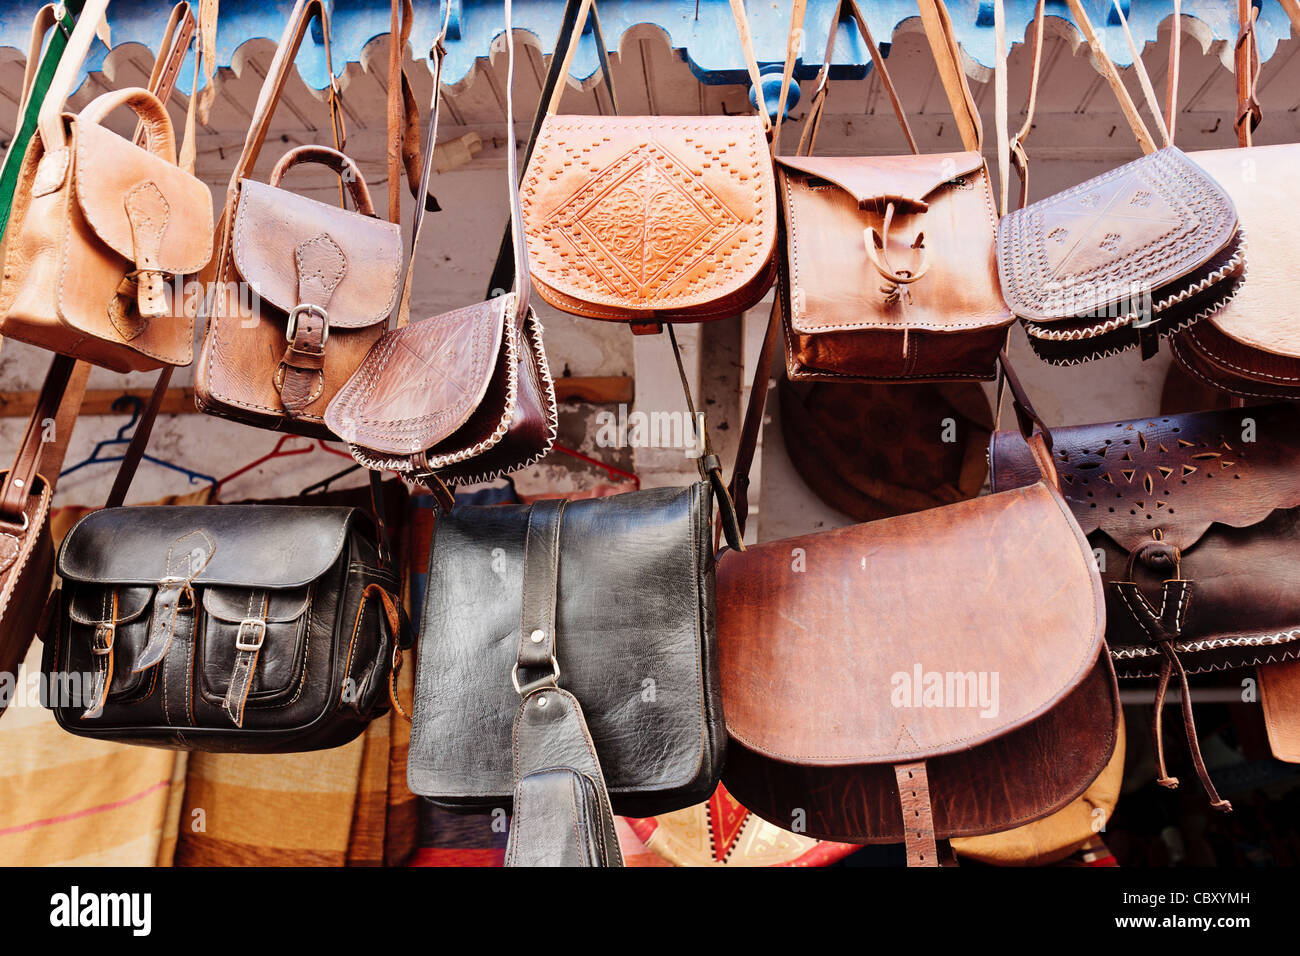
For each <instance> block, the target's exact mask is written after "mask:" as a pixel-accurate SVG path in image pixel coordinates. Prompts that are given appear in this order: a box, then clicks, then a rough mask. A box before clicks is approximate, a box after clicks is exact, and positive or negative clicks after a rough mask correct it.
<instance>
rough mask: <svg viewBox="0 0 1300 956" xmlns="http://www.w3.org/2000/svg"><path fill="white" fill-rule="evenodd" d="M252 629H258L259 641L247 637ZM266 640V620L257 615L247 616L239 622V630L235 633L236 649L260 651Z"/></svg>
mask: <svg viewBox="0 0 1300 956" xmlns="http://www.w3.org/2000/svg"><path fill="white" fill-rule="evenodd" d="M250 631H256V633H257V643H256V644H254V643H253V642H252V641H250V640H248V639H246V638H245V636H244V635H245V634H246V633H248V632H250ZM265 641H266V621H264V620H262V619H261V618H256V617H246V618H244V620H242V621H240V622H239V630H238V631H237V632H236V633H235V650H237V651H260V650H261V649H262V644H263V643H264V642H265Z"/></svg>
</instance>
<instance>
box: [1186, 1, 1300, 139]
mask: <svg viewBox="0 0 1300 956" xmlns="http://www.w3.org/2000/svg"><path fill="white" fill-rule="evenodd" d="M1175 3H1177V0H1175ZM1298 13H1300V11H1298ZM1258 14H1259V11H1258V10H1257V9H1256V8H1255V5H1254V4H1253V3H1251V0H1237V47H1236V50H1235V51H1234V59H1235V64H1236V73H1237V117H1236V119H1235V121H1234V124H1233V125H1234V126H1235V127H1236V130H1237V145H1238V146H1251V145H1253V135H1254V132H1255V127H1257V126H1258V125H1259V122H1260V120H1261V119H1263V116H1264V113H1263V110H1262V108H1261V107H1260V105H1259V100H1258V98H1257V97H1256V84H1257V82H1258V80H1259V42H1258V40H1257V39H1256V37H1255V18H1256V16H1257V15H1258ZM1297 33H1300V25H1298V26H1297ZM1171 55H1172V54H1171ZM1172 112H1173V92H1172V91H1171V92H1170V113H1171V117H1170V120H1169V135H1170V136H1173V132H1174V127H1173V118H1172Z"/></svg>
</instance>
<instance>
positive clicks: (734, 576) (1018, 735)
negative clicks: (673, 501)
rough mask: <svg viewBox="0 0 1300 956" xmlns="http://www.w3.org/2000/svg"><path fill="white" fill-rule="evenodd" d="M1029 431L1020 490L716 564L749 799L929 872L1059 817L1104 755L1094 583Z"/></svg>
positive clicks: (1098, 604)
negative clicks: (893, 852)
mask: <svg viewBox="0 0 1300 956" xmlns="http://www.w3.org/2000/svg"><path fill="white" fill-rule="evenodd" d="M765 375H766V370H765V369H762V368H760V377H759V378H757V379H756V381H755V388H754V391H755V392H761V391H763V389H762V388H761V384H762V383H763V381H764V377H765ZM1018 409H1019V406H1018ZM754 415H757V416H758V418H759V419H760V420H761V416H762V407H761V402H760V403H757V404H756V405H751V407H750V410H749V413H748V416H747V417H752V416H754ZM1020 420H1021V426H1022V428H1023V430H1024V433H1025V434H1026V435H1028V434H1030V429H1031V428H1032V424H1033V422H1032V420H1031V419H1030V418H1029V417H1028V415H1027V414H1023V415H1021V416H1020ZM747 425H748V422H747ZM746 432H747V433H748V432H749V429H748V428H747V429H746ZM1029 441H1030V443H1031V445H1032V446H1033V447H1035V448H1036V449H1037V455H1036V459H1035V460H1036V461H1037V462H1038V465H1039V471H1038V474H1037V478H1036V480H1035V481H1034V483H1032V484H1031V485H1029V486H1028V487H1026V488H1020V489H1015V490H1013V491H1012V492H1010V493H1002V494H994V495H989V496H985V497H981V498H976V499H973V500H971V501H964V502H959V503H957V504H952V505H947V506H944V507H940V508H934V509H931V510H928V511H921V512H917V513H915V514H909V515H902V516H899V517H895V518H887V519H884V520H882V521H876V522H872V523H870V524H862V525H855V526H852V527H848V528H839V529H836V530H834V531H828V532H820V533H816V534H809V535H804V536H801V537H797V538H790V539H786V540H783V541H773V542H764V543H761V544H757V545H751V546H750V547H748V548H747V549H746V550H745V551H743V552H738V553H724V555H723V556H722V557H721V558H720V559H719V562H718V646H719V662H720V667H721V676H722V700H723V713H724V715H725V717H726V721H727V733H728V737H729V743H728V755H727V765H726V767H725V768H724V771H723V782H724V783H725V784H726V786H727V789H728V790H729V791H731V793H733V794H734V795H735V796H736V798H737V799H738V800H740V801H741V802H742V803H743V804H744V805H745V806H747V807H749V809H750V810H752V811H753V812H755V813H757V814H758V815H759V816H761V817H763V818H764V819H767V820H770V821H771V822H773V823H775V824H777V825H779V826H783V827H785V828H787V829H791V830H795V831H797V832H803V833H806V834H807V835H808V836H811V837H815V838H818V839H827V840H842V841H845V842H850V843H898V842H905V843H906V844H907V851H908V862H909V864H912V865H936V864H937V862H938V859H937V856H938V850H937V846H936V841H937V840H939V839H946V838H948V837H953V836H974V835H978V834H983V833H994V832H997V831H1000V830H1006V829H1010V828H1011V827H1014V826H1018V825H1020V824H1022V823H1027V822H1029V821H1031V820H1036V819H1039V818H1041V817H1044V816H1047V815H1048V814H1051V813H1053V812H1055V811H1057V810H1058V809H1060V808H1061V807H1063V806H1065V805H1066V804H1068V803H1069V802H1070V801H1072V800H1074V799H1075V798H1076V797H1077V796H1078V795H1079V794H1080V793H1082V792H1083V791H1084V790H1085V789H1086V788H1087V787H1088V785H1089V784H1090V783H1091V782H1092V781H1093V780H1094V779H1096V777H1097V775H1098V774H1100V773H1101V771H1102V770H1103V769H1104V768H1105V766H1106V763H1107V761H1108V760H1109V759H1110V755H1111V753H1112V751H1113V750H1114V747H1115V735H1116V729H1117V726H1118V721H1119V698H1118V691H1117V689H1116V685H1115V674H1114V670H1113V669H1112V667H1111V663H1110V658H1109V656H1108V655H1107V654H1106V649H1105V642H1104V640H1103V630H1104V626H1105V618H1104V613H1103V611H1104V608H1103V602H1102V594H1101V581H1100V578H1099V577H1098V574H1097V569H1096V567H1095V565H1094V564H1093V562H1092V558H1091V554H1090V553H1089V548H1088V544H1087V541H1086V540H1085V539H1084V537H1083V534H1082V533H1081V532H1080V530H1079V526H1078V524H1077V523H1076V522H1075V520H1074V519H1073V517H1072V516H1071V515H1070V512H1069V509H1068V507H1067V506H1066V504H1065V502H1064V501H1063V500H1062V498H1061V494H1060V491H1059V490H1058V487H1057V483H1056V475H1055V471H1054V470H1053V468H1052V463H1051V460H1050V458H1049V457H1048V456H1047V453H1046V450H1045V449H1044V448H1043V447H1042V445H1041V439H1040V438H1039V437H1037V436H1034V437H1033V438H1031V439H1029ZM738 477H742V476H738ZM737 484H738V485H741V486H743V484H744V481H743V480H740V481H738V482H737ZM742 514H743V512H742Z"/></svg>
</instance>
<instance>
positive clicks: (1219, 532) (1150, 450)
mask: <svg viewBox="0 0 1300 956" xmlns="http://www.w3.org/2000/svg"><path fill="white" fill-rule="evenodd" d="M1040 437H1043V438H1045V440H1046V441H1047V442H1048V444H1050V447H1051V454H1052V458H1053V460H1054V464H1055V466H1056V469H1057V471H1058V473H1059V474H1060V475H1061V480H1062V482H1063V484H1062V488H1063V489H1064V493H1065V498H1066V501H1067V503H1068V504H1069V506H1070V509H1071V510H1072V511H1073V512H1074V516H1075V518H1076V519H1077V520H1078V522H1079V525H1080V526H1081V527H1082V528H1083V531H1084V533H1086V534H1087V535H1088V540H1089V542H1090V544H1091V546H1092V547H1093V549H1094V550H1095V551H1096V553H1097V555H1098V561H1099V563H1100V564H1101V567H1102V579H1103V581H1104V582H1105V588H1106V612H1107V613H1106V640H1107V643H1108V644H1109V646H1110V652H1111V656H1112V657H1113V658H1114V660H1115V668H1116V670H1117V671H1118V672H1119V675H1120V676H1121V677H1129V678H1152V677H1154V678H1156V679H1157V684H1156V708H1155V724H1154V728H1153V731H1154V734H1155V743H1156V754H1157V758H1158V760H1159V767H1158V770H1159V775H1160V782H1161V783H1163V784H1165V785H1166V786H1174V785H1176V784H1177V781H1176V780H1174V779H1173V778H1171V777H1170V776H1169V774H1168V773H1167V772H1166V770H1165V766H1164V746H1163V735H1162V731H1161V724H1160V715H1161V712H1162V710H1163V706H1162V704H1163V701H1164V696H1165V691H1166V689H1167V687H1168V685H1169V682H1170V681H1171V680H1174V681H1177V682H1178V685H1179V687H1180V689H1181V692H1182V695H1183V696H1182V705H1183V707H1182V709H1183V718H1184V731H1185V734H1186V736H1187V744H1188V749H1189V751H1190V753H1191V756H1192V759H1193V763H1194V764H1195V766H1196V770H1197V773H1198V775H1200V777H1201V780H1202V782H1203V784H1204V785H1205V787H1206V790H1207V792H1208V793H1209V795H1210V798H1211V800H1212V801H1213V802H1214V805H1215V806H1216V807H1219V808H1220V809H1228V803H1227V801H1225V800H1219V798H1218V795H1217V793H1216V792H1215V789H1214V786H1213V784H1212V783H1211V781H1210V779H1209V775H1208V774H1207V773H1206V772H1205V767H1204V763H1203V761H1202V759H1201V755H1200V747H1199V744H1198V743H1197V738H1196V727H1195V725H1194V724H1193V722H1192V719H1191V717H1192V715H1191V698H1190V694H1191V691H1190V687H1189V685H1188V682H1187V675H1188V674H1197V673H1206V672H1212V671H1222V670H1226V669H1230V668H1244V667H1254V666H1257V665H1264V664H1271V663H1275V662H1282V661H1291V660H1295V659H1297V658H1300V591H1298V590H1297V582H1300V542H1298V540H1297V535H1298V534H1300V411H1297V409H1296V408H1295V407H1294V406H1293V405H1289V404H1273V405H1261V406H1256V407H1253V408H1234V409H1221V410H1215V411H1206V412H1194V413H1191V414H1185V415H1157V416H1153V417H1151V418H1141V419H1135V420H1132V421H1120V422H1104V423H1101V424H1096V425H1077V426H1073V427H1069V428H1053V429H1051V431H1050V432H1046V431H1044V433H1043V435H1042V436H1040ZM1030 451H1031V449H1030V447H1029V446H1028V445H1026V443H1025V442H1024V441H1023V440H1022V438H1021V437H1020V435H1019V434H1018V433H1016V432H1014V431H999V432H996V433H995V434H994V436H993V441H992V444H991V446H990V455H989V458H990V469H991V481H992V485H993V488H994V490H995V491H1003V490H1006V489H1011V488H1015V487H1017V486H1020V485H1023V484H1024V483H1025V482H1026V481H1031V480H1033V479H1034V477H1035V474H1036V469H1035V462H1036V460H1037V459H1036V456H1035V455H1033V454H1031V453H1030Z"/></svg>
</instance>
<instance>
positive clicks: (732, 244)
mask: <svg viewBox="0 0 1300 956" xmlns="http://www.w3.org/2000/svg"><path fill="white" fill-rule="evenodd" d="M520 201H521V203H522V206H523V213H524V232H525V233H526V234H527V237H528V258H529V262H530V264H531V270H532V274H533V277H534V278H535V279H537V281H538V282H540V283H543V284H545V285H546V286H548V287H550V288H551V289H555V290H557V291H559V292H560V293H563V294H564V295H567V296H571V297H573V298H575V299H579V300H581V301H583V302H586V303H597V304H602V305H607V306H614V307H617V308H623V309H633V310H638V309H639V310H642V311H651V312H653V311H657V310H662V311H667V310H676V309H684V308H690V307H694V306H703V305H707V304H708V303H710V302H714V301H716V300H717V299H720V298H723V297H725V296H727V295H730V294H733V293H736V292H738V291H740V290H742V289H744V287H745V286H746V285H747V284H749V283H750V282H751V281H753V280H754V279H755V278H756V277H757V276H759V275H760V274H762V273H763V272H764V270H766V269H767V268H768V263H769V261H770V259H771V257H772V253H773V250H774V249H775V248H776V184H775V179H774V177H773V172H772V160H771V157H770V155H769V153H768V148H767V139H766V136H765V134H764V132H763V125H762V121H761V120H760V119H759V118H758V117H757V116H721V117H719V116H710V117H695V116H690V117H686V116H550V117H547V119H546V121H545V122H544V123H543V124H542V128H541V132H540V133H539V134H538V138H537V148H536V149H535V150H534V151H533V155H532V159H531V161H530V162H529V164H528V170H527V174H526V175H525V177H524V183H523V189H522V192H521V196H520Z"/></svg>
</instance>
